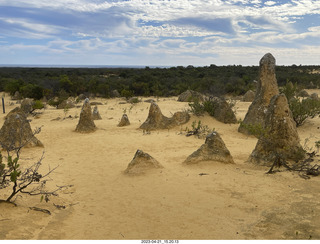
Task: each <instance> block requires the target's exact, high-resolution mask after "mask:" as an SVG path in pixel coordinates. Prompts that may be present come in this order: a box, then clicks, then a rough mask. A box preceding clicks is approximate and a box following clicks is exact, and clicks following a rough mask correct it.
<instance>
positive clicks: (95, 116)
mask: <svg viewBox="0 0 320 244" xmlns="http://www.w3.org/2000/svg"><path fill="white" fill-rule="evenodd" d="M92 119H93V120H101V119H102V118H101V116H100V113H99V110H98V107H97V105H96V106H94V108H93V111H92Z"/></svg>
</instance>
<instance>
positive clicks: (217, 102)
mask: <svg viewBox="0 0 320 244" xmlns="http://www.w3.org/2000/svg"><path fill="white" fill-rule="evenodd" d="M214 106H215V109H214V115H213V117H214V118H216V119H217V120H218V121H220V122H223V123H225V124H236V123H237V122H238V121H237V118H236V115H235V114H234V112H233V110H232V108H231V106H230V105H229V103H228V102H227V101H226V100H225V99H224V98H219V97H215V98H214Z"/></svg>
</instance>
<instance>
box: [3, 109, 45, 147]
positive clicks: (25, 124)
mask: <svg viewBox="0 0 320 244" xmlns="http://www.w3.org/2000/svg"><path fill="white" fill-rule="evenodd" d="M0 144H1V147H2V148H3V149H5V150H9V151H11V150H14V149H15V148H19V147H22V146H23V147H35V146H39V147H43V144H42V143H41V142H40V141H39V140H38V139H37V138H36V137H35V136H34V132H33V131H32V130H31V126H30V123H29V121H28V120H27V115H26V113H25V112H23V111H22V109H21V108H18V107H17V108H15V109H13V110H12V111H11V112H9V113H8V115H7V116H6V118H5V121H4V123H3V126H2V128H1V130H0Z"/></svg>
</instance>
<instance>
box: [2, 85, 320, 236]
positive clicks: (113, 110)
mask: <svg viewBox="0 0 320 244" xmlns="http://www.w3.org/2000/svg"><path fill="white" fill-rule="evenodd" d="M307 91H308V92H309V94H311V93H314V92H316V93H317V94H319V95H320V90H307ZM4 96H5V104H6V114H7V113H8V112H9V111H10V110H12V109H13V108H15V107H16V106H19V105H17V104H16V103H15V101H11V100H10V96H9V95H8V94H4ZM140 99H141V100H142V102H140V103H137V104H130V103H124V104H123V101H124V100H123V99H122V98H113V99H102V98H96V99H90V102H99V103H101V105H98V109H99V112H100V115H101V117H102V120H95V124H96V126H97V130H96V131H95V132H93V133H77V132H75V128H76V126H77V123H78V120H79V118H78V116H79V114H80V111H81V106H82V103H79V104H78V106H77V107H75V108H70V109H68V110H67V111H65V110H58V109H56V108H54V107H51V106H47V108H46V109H44V110H41V111H38V112H40V114H39V115H38V116H36V117H32V116H30V117H28V118H29V119H30V120H31V122H30V124H31V127H32V129H35V128H37V127H41V133H40V134H38V135H36V137H37V138H38V139H39V140H40V141H41V142H42V143H43V144H44V147H43V148H41V147H34V148H24V149H23V150H22V153H21V158H20V164H21V167H24V166H28V165H31V164H32V163H34V162H35V161H37V160H39V158H40V157H41V155H42V154H43V152H44V159H43V161H42V167H41V168H40V171H41V172H43V173H45V172H47V171H48V170H49V169H52V168H54V167H56V166H58V168H57V169H56V170H55V171H54V172H53V173H52V174H51V175H50V178H51V180H50V181H49V182H48V188H50V187H52V188H54V187H55V186H56V185H58V186H62V185H63V186H70V187H68V188H65V189H63V190H62V191H60V192H59V195H58V196H56V197H50V201H48V202H45V201H40V196H29V195H25V194H23V195H19V196H18V197H17V198H16V199H15V203H16V205H17V206H14V205H12V204H8V203H3V202H2V203H0V239H2V240H11V239H13V240H16V239H22V240H25V239H27V240H34V239H36V240H61V239H66V240H78V239H83V240H87V239H93V240H101V239H102V240H132V239H135V240H136V239H139V240H141V239H158V240H159V239H160V240H168V239H170V240H185V239H187V240H195V239H196V240H216V239H219V240H221V239H223V240H224V239H228V240H229V239H235V240H239V239H240V240H243V239H268V240H270V239H289V240H291V239H320V205H319V199H320V192H319V189H320V177H311V178H310V179H308V180H306V179H303V178H301V177H300V176H299V174H298V173H297V172H290V171H286V170H285V169H284V168H280V171H281V172H277V173H275V174H266V172H267V171H268V170H269V167H266V166H259V165H255V164H252V163H247V162H246V160H247V159H248V157H249V155H250V154H251V152H252V151H253V149H254V148H255V145H256V143H257V138H255V137H254V136H247V135H244V134H241V133H239V132H238V127H239V124H224V123H221V122H219V121H217V120H216V119H214V118H213V117H210V116H209V115H205V116H201V117H197V116H194V115H191V119H190V121H189V122H188V123H187V124H184V125H182V126H176V127H174V128H172V129H169V130H167V129H166V130H156V131H151V133H150V134H147V133H144V132H143V131H142V130H140V129H138V128H139V126H140V125H141V124H142V123H143V122H144V121H145V120H146V118H147V116H148V110H149V107H150V103H146V102H143V101H144V100H146V99H147V98H140ZM152 99H154V100H156V103H157V104H158V105H159V107H160V108H161V111H162V113H163V114H164V115H165V116H167V117H171V116H172V114H173V113H175V112H177V111H182V110H187V109H189V106H188V103H186V102H178V101H177V97H169V98H154V97H152ZM249 106H250V102H242V101H241V100H237V102H236V105H235V111H236V117H237V119H238V120H239V119H243V118H244V117H245V115H246V112H247V110H248V107H249ZM124 112H126V113H127V115H128V117H129V120H130V122H131V124H130V125H129V126H125V127H117V124H118V123H119V121H120V119H121V116H122V114H123V113H124ZM6 114H3V113H1V114H0V125H2V124H3V121H4V118H5V115H6ZM58 117H60V119H59V120H57V118H58ZM199 120H201V122H202V124H203V125H207V126H208V127H209V128H211V129H212V128H215V130H216V131H217V132H219V134H220V136H221V138H222V139H223V141H224V142H225V144H226V146H227V148H228V149H229V151H230V152H231V155H232V157H233V159H234V162H235V164H223V163H219V162H210V163H208V162H207V163H200V164H196V165H183V164H182V162H183V161H184V160H185V159H186V158H187V157H188V156H189V155H190V154H191V153H192V152H194V151H195V150H197V149H198V148H199V147H200V146H201V145H202V144H203V143H204V139H199V138H197V137H195V136H190V137H186V135H185V134H186V133H185V131H186V128H189V129H191V128H192V122H193V121H199ZM297 129H298V133H299V136H300V139H301V141H300V143H301V145H302V146H304V147H308V148H309V149H313V150H315V147H314V142H315V141H318V140H320V118H318V117H317V118H314V119H308V120H307V121H306V122H305V124H303V125H302V126H301V127H298V128H297ZM137 149H140V150H143V151H144V152H146V153H148V154H150V155H151V156H152V157H154V158H155V159H156V160H157V161H159V162H160V163H161V164H162V166H163V168H161V169H155V170H151V171H148V172H146V173H145V174H143V175H137V176H132V175H126V174H124V170H125V169H126V168H127V166H128V164H129V163H130V161H131V160H132V158H133V156H134V155H135V152H136V151H137ZM9 190H10V189H9V188H6V189H5V190H1V191H0V199H5V197H7V196H8V194H9ZM32 207H37V208H41V209H47V210H49V211H50V213H51V214H50V215H49V214H48V213H45V212H41V211H35V210H34V209H32Z"/></svg>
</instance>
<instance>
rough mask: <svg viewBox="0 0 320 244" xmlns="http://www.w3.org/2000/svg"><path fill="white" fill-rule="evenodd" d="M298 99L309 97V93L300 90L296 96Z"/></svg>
mask: <svg viewBox="0 0 320 244" xmlns="http://www.w3.org/2000/svg"><path fill="white" fill-rule="evenodd" d="M298 96H299V97H310V95H309V93H308V92H307V91H306V90H301V91H300V92H299V94H298Z"/></svg>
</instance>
